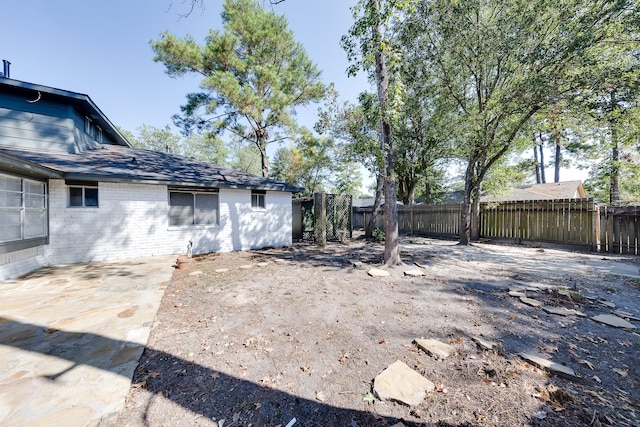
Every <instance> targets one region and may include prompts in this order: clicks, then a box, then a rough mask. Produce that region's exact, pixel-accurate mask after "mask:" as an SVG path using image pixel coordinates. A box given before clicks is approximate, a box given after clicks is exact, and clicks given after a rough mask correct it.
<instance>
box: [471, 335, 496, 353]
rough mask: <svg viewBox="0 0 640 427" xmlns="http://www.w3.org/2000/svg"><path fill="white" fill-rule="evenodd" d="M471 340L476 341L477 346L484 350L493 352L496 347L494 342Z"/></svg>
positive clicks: (474, 338)
mask: <svg viewBox="0 0 640 427" xmlns="http://www.w3.org/2000/svg"><path fill="white" fill-rule="evenodd" d="M471 339H472V340H474V341H475V342H476V344H478V345H479V346H480V348H482V349H484V350H493V348H494V347H495V346H496V344H495V343H494V342H491V341H487V340H485V339H483V338H480V337H471Z"/></svg>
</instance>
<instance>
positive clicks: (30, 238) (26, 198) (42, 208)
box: [0, 172, 49, 254]
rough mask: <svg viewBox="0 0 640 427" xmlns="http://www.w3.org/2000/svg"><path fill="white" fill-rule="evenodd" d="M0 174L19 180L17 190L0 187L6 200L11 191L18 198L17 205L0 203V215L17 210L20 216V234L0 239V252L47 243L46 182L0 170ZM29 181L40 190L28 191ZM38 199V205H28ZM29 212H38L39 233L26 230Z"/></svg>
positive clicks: (47, 209)
mask: <svg viewBox="0 0 640 427" xmlns="http://www.w3.org/2000/svg"><path fill="white" fill-rule="evenodd" d="M0 176H4V177H8V178H9V179H12V180H19V181H20V189H19V190H17V189H16V190H9V189H0V193H4V196H5V198H6V200H9V197H10V196H11V193H12V194H13V196H14V197H15V196H18V197H19V198H20V203H19V206H9V204H8V203H7V204H5V205H0V217H2V216H3V213H4V215H8V214H9V213H10V212H13V213H14V214H15V213H16V212H18V213H19V217H20V219H19V227H20V236H19V237H18V238H17V239H12V240H5V241H0V254H2V253H8V252H13V251H17V250H22V249H27V248H30V247H35V246H41V245H44V244H47V243H48V240H49V200H48V199H49V197H48V191H47V183H46V182H44V181H39V180H35V179H29V178H24V177H22V176H18V175H11V174H8V173H2V172H0ZM29 183H31V184H35V185H37V186H38V187H39V188H42V192H36V193H34V192H29V191H28V186H27V184H29ZM38 200H40V201H41V203H38V206H30V204H31V203H33V202H34V201H38ZM29 202H31V203H29ZM29 213H35V214H36V215H38V214H40V217H41V218H42V223H41V224H39V225H40V226H41V227H42V230H43V231H42V233H41V234H36V235H29V234H31V231H32V230H27V225H28V224H27V218H28V216H29V215H28V214H29ZM5 218H6V217H5Z"/></svg>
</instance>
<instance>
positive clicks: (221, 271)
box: [215, 268, 229, 273]
mask: <svg viewBox="0 0 640 427" xmlns="http://www.w3.org/2000/svg"><path fill="white" fill-rule="evenodd" d="M227 271H229V269H228V268H219V269H217V270H215V272H216V273H226V272H227Z"/></svg>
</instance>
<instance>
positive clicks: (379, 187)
mask: <svg viewBox="0 0 640 427" xmlns="http://www.w3.org/2000/svg"><path fill="white" fill-rule="evenodd" d="M383 194H384V173H381V172H379V173H378V175H377V176H376V198H375V200H374V201H373V211H372V215H371V217H370V218H369V221H368V222H367V224H366V226H365V229H364V237H367V238H369V237H371V236H372V235H373V229H374V228H376V223H377V221H378V217H379V216H380V205H382V195H383Z"/></svg>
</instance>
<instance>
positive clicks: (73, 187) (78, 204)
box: [67, 181, 98, 208]
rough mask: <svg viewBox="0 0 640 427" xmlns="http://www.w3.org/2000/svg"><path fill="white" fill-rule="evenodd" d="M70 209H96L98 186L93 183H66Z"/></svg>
mask: <svg viewBox="0 0 640 427" xmlns="http://www.w3.org/2000/svg"><path fill="white" fill-rule="evenodd" d="M67 186H68V187H69V207H70V208H97V207H98V186H97V185H96V184H95V183H74V182H68V181H67Z"/></svg>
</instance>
